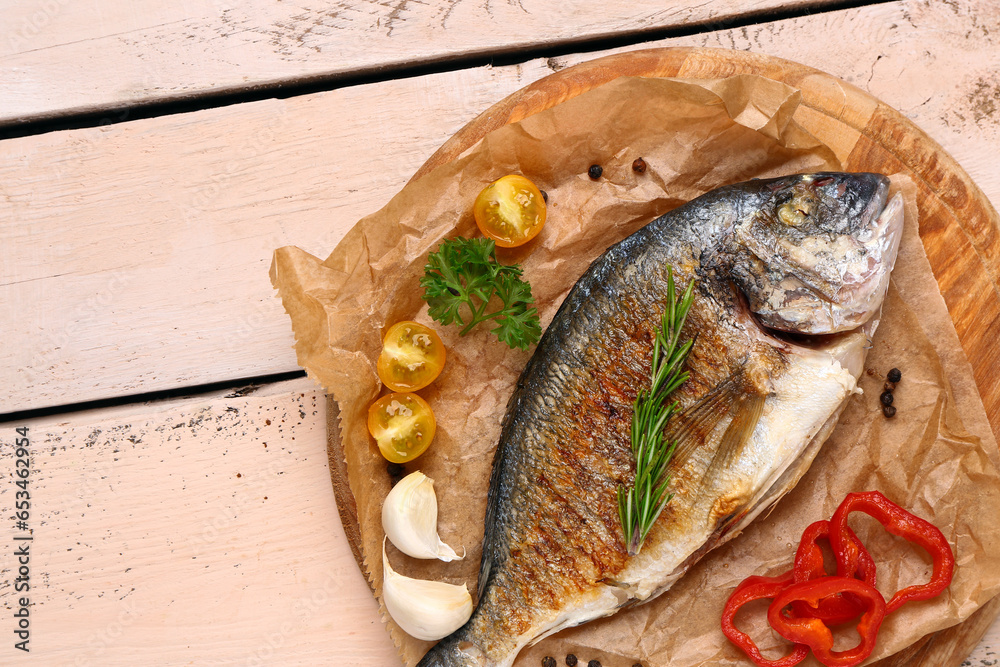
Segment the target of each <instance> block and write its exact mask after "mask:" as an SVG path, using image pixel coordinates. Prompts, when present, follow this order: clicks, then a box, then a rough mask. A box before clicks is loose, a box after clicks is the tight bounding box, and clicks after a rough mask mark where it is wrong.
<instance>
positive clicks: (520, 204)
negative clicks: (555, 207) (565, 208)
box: [472, 174, 545, 248]
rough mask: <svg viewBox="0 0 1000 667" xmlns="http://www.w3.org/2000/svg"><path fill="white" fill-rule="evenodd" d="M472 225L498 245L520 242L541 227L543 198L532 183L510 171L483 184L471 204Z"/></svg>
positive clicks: (517, 243) (517, 244)
mask: <svg viewBox="0 0 1000 667" xmlns="http://www.w3.org/2000/svg"><path fill="white" fill-rule="evenodd" d="M472 214H473V215H474V216H475V218H476V225H477V226H478V227H479V231H481V232H482V233H483V234H484V235H485V236H487V237H489V238H491V239H493V240H494V241H496V244H497V245H498V246H500V247H501V248H515V247H517V246H519V245H524V244H525V243H527V242H528V241H530V240H531V239H533V238H535V236H537V235H538V232H540V231H542V225H544V224H545V199H544V198H543V197H542V193H541V191H540V190H539V189H538V188H537V187H536V186H535V184H534V183H532V182H531V181H529V180H528V179H527V178H525V177H524V176H519V175H517V174H511V175H509V176H504V177H503V178H501V179H498V180H496V181H493V182H492V183H490V184H489V185H487V186H486V187H485V188H484V189H483V191H482V192H480V193H479V196H478V197H476V203H475V205H474V206H473V207H472Z"/></svg>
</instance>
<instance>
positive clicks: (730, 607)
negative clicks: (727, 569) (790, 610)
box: [722, 570, 809, 667]
mask: <svg viewBox="0 0 1000 667" xmlns="http://www.w3.org/2000/svg"><path fill="white" fill-rule="evenodd" d="M791 583H792V572H791V571H790V570H789V571H788V572H785V573H784V574H782V575H780V576H777V577H756V576H754V577H747V578H746V579H744V580H743V581H742V582H741V583H740V585H739V586H737V587H736V590H734V591H733V593H732V595H730V596H729V599H728V600H727V601H726V606H725V607H724V608H723V609H722V633H723V634H724V635H726V637H728V638H729V641H731V642H733V643H734V644H736V645H737V646H738V647H740V648H741V649H743V652H744V653H746V654H747V657H749V658H750V659H751V660H753V661H754V662H755V663H756V664H757V665H760V667H793V666H794V665H797V664H799V663H800V662H802V661H803V660H805V659H806V656H807V655H809V647H808V646H806V645H804V644H796V645H795V648H794V649H793V650H792V652H791V653H790V654H788V655H786V656H785V657H783V658H779V659H777V660H768V659H767V658H765V657H764V656H762V655H761V654H760V649H759V648H757V644H756V643H754V640H753V639H751V638H750V635H748V634H746V633H745V632H743V631H741V630H739V629H738V628H737V627H736V625H735V624H734V623H733V619H734V618H735V617H736V612H737V611H739V609H740V607H742V606H743V605H745V604H746V603H748V602H753V601H754V600H763V599H768V600H770V599H772V598H774V597H775V596H776V595H778V594H779V593H780V592H781V591H782V590H784V589H785V588H786V587H787V586H788V585H789V584H791Z"/></svg>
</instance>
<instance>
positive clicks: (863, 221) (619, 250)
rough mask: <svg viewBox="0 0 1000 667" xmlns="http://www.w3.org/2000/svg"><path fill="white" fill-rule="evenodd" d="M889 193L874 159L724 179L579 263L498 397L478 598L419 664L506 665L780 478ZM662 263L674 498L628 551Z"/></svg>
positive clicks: (879, 287) (744, 510)
mask: <svg viewBox="0 0 1000 667" xmlns="http://www.w3.org/2000/svg"><path fill="white" fill-rule="evenodd" d="M887 192H888V181H887V179H885V177H883V176H879V175H875V174H833V173H830V174H814V175H794V176H789V177H784V178H780V179H770V180H755V181H751V182H748V183H742V184H736V185H733V186H727V187H724V188H720V189H718V190H715V191H713V192H711V193H708V194H706V195H704V196H702V197H700V198H698V199H695V200H693V201H691V202H689V203H688V204H686V205H684V206H682V207H680V208H678V209H676V210H674V211H672V212H671V213H668V214H667V215H665V216H662V217H660V218H657V219H656V220H654V221H653V222H651V223H650V224H648V225H647V226H646V227H644V228H642V229H641V230H639V231H638V232H636V233H635V234H633V235H632V236H630V237H628V238H627V239H625V240H624V241H622V242H621V243H619V244H617V245H615V246H612V247H611V248H610V249H609V250H608V251H606V252H605V253H604V254H603V255H602V256H601V257H600V258H598V259H597V260H596V261H595V262H594V263H593V264H592V265H591V267H590V268H589V269H588V270H587V271H586V272H585V273H584V275H583V276H582V277H581V278H580V279H579V281H578V282H577V283H576V285H575V286H574V288H573V289H572V290H571V291H570V293H569V295H568V296H567V297H566V299H565V301H564V302H563V304H562V305H561V306H560V308H559V310H558V312H557V313H556V315H555V317H554V318H553V320H552V322H551V323H550V325H549V327H548V329H547V330H546V332H545V334H544V335H543V337H542V339H541V340H540V341H539V344H538V347H537V348H536V350H535V352H534V354H533V356H532V358H531V359H530V360H529V362H528V364H527V365H526V366H525V369H524V371H523V373H522V375H521V377H520V379H519V380H518V383H517V386H516V388H515V391H514V393H513V395H512V396H511V399H510V402H509V404H508V407H507V414H506V416H505V418H504V422H503V426H502V429H501V435H500V442H499V444H498V446H497V453H496V456H495V460H494V466H493V472H492V476H491V480H490V490H489V498H488V503H487V512H486V518H485V523H486V528H485V537H484V541H483V556H482V558H483V560H482V563H481V567H480V577H479V595H478V604H477V607H476V610H475V611H474V613H473V615H472V617H471V618H470V619H469V621H468V623H466V625H465V626H463V627H462V628H460V629H459V630H457V631H456V632H455V633H453V634H452V635H450V636H448V637H445V638H444V639H442V640H441V641H440V642H439V643H438V644H437V645H436V646H434V647H433V648H432V649H431V650H430V651H429V652H428V653H427V655H426V656H425V657H424V658H423V660H421V662H420V663H419V667H503V666H506V665H510V664H512V663H513V661H514V659H515V658H516V656H517V654H518V652H519V651H520V650H521V648H523V647H524V646H526V645H528V644H529V643H532V642H534V641H537V640H538V639H540V638H542V637H545V636H547V635H548V634H551V633H552V632H556V631H558V630H560V629H562V628H565V627H571V626H573V625H578V624H580V623H584V622H587V621H589V620H593V619H596V618H600V617H603V616H607V615H610V614H613V613H615V612H616V611H618V610H619V609H621V608H624V607H627V606H630V605H632V604H637V603H641V602H644V601H647V600H649V599H652V598H653V597H655V596H656V595H659V594H660V593H662V592H663V591H665V590H668V589H669V588H670V586H671V585H672V584H673V583H674V582H675V581H677V579H679V578H680V577H681V576H682V575H683V573H684V572H685V571H687V569H689V568H690V567H691V566H692V565H693V564H694V563H695V562H697V560H698V559H699V558H700V557H701V556H703V555H704V554H705V553H707V552H708V551H709V550H711V549H712V548H714V547H715V546H718V545H719V544H721V543H723V542H724V541H726V539H728V538H729V537H730V536H732V535H735V534H738V533H739V531H740V529H741V528H742V527H743V526H745V525H746V524H747V523H748V522H749V521H751V520H752V519H753V518H754V517H755V516H756V515H757V514H759V513H760V512H761V511H763V510H764V509H766V507H768V506H769V505H770V504H772V503H773V502H775V501H776V500H777V499H778V498H780V497H781V495H783V494H784V493H785V492H787V491H788V490H789V489H790V488H792V486H794V484H795V483H796V482H797V481H798V479H799V478H800V477H801V476H802V475H803V474H804V473H805V471H806V470H807V469H808V467H809V464H810V463H811V461H812V459H813V458H814V457H815V455H816V453H817V452H818V450H819V447H820V446H821V445H822V442H823V441H824V440H825V439H826V436H827V435H828V434H829V432H830V431H831V430H832V428H833V426H834V425H835V423H836V418H837V416H838V415H839V412H840V410H841V409H842V408H843V406H844V404H845V403H846V401H847V400H848V399H849V397H850V396H851V395H852V394H853V393H854V392H855V390H856V383H857V377H858V375H859V374H860V372H861V366H862V364H863V358H864V350H865V343H866V341H867V336H869V335H870V334H871V332H872V330H873V326H874V325H873V324H867V325H866V324H865V323H866V322H868V321H869V320H872V317H873V316H874V315H875V314H876V313H877V312H878V310H879V307H880V304H881V300H882V297H883V296H884V292H885V287H886V285H887V280H888V279H887V276H888V273H889V271H891V269H892V264H893V262H894V261H895V253H896V248H897V246H898V241H899V235H900V233H901V229H902V214H901V205H900V202H899V200H898V199H894V200H893V201H892V202H891V203H890V204H889V205H888V206H887V205H886V199H887ZM837 253H841V254H842V255H843V257H842V258H841V261H842V266H834V265H833V264H831V262H832V261H833V260H832V257H833V255H835V254H837ZM671 270H672V272H673V275H674V276H675V278H676V279H677V280H678V282H679V283H680V284H686V283H687V282H689V281H691V280H694V281H695V282H696V297H695V299H694V301H693V303H692V306H691V310H690V312H689V313H688V318H687V321H686V323H685V327H684V330H683V332H682V336H683V337H684V338H693V339H695V344H694V347H693V349H692V352H691V354H690V356H689V358H688V361H687V370H688V371H689V373H690V377H689V379H688V381H687V382H686V383H685V384H684V385H683V386H681V387H680V388H679V389H678V390H677V391H676V392H675V393H674V395H673V396H672V397H671V400H676V401H677V402H678V404H679V406H680V409H681V411H680V413H679V414H678V415H677V416H676V417H675V418H674V419H673V420H672V421H671V423H670V424H668V426H667V435H668V437H670V438H672V439H676V440H677V449H676V453H675V456H674V458H673V460H672V461H671V463H670V466H669V473H670V475H671V482H670V488H669V491H670V493H672V494H673V498H672V499H671V500H670V502H669V503H668V504H667V505H666V508H665V509H664V511H663V512H662V513H661V514H660V516H659V517H658V519H657V521H656V523H655V524H654V526H653V528H652V530H651V531H650V533H649V535H648V536H647V539H646V542H645V543H644V545H643V547H642V550H641V551H640V552H639V553H638V554H637V555H635V556H631V557H630V556H629V555H628V551H627V549H626V545H625V543H624V534H623V530H622V526H621V522H620V518H619V514H618V500H617V490H618V488H619V486H620V485H622V484H631V482H632V477H633V475H634V461H633V459H632V457H633V455H632V451H631V420H632V412H633V402H634V400H635V397H636V395H637V394H638V392H639V391H640V389H642V388H644V387H646V386H647V385H648V383H649V376H650V372H651V368H650V366H651V361H650V358H651V354H652V347H653V341H654V339H655V334H656V329H657V327H658V326H659V325H660V321H661V316H662V313H663V312H664V308H665V307H666V304H667V301H668V300H671V299H673V298H674V296H675V295H673V294H670V293H669V291H668V275H669V273H670V271H671ZM838 276H839V279H840V280H842V281H843V284H838V283H836V282H835V280H836V279H838ZM751 308H754V309H759V312H752V311H751ZM760 320H766V321H767V324H768V326H769V327H772V328H770V329H766V328H764V327H763V326H762V325H761V323H760ZM862 326H865V327H866V328H859V327H862ZM777 330H782V331H784V332H789V333H791V334H793V336H791V337H790V336H789V335H788V334H786V333H779V332H778V331H777ZM797 333H807V334H809V336H806V337H802V336H799V337H795V336H794V334H797Z"/></svg>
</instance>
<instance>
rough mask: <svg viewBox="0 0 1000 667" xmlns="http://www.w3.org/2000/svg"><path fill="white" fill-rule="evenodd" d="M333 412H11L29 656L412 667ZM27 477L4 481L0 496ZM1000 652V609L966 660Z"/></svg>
mask: <svg viewBox="0 0 1000 667" xmlns="http://www.w3.org/2000/svg"><path fill="white" fill-rule="evenodd" d="M240 394H242V395H240ZM324 407H325V400H324V398H323V396H322V395H321V394H320V393H319V392H317V391H316V389H315V388H314V387H313V386H312V384H311V383H310V382H309V381H307V380H299V381H294V382H287V383H280V384H276V385H268V386H264V387H261V388H259V389H258V390H256V391H253V392H250V393H243V392H241V391H236V392H230V393H229V394H225V393H219V394H215V395H206V396H200V397H196V398H188V399H177V400H173V401H166V402H160V403H152V404H138V405H133V406H127V407H119V408H115V409H106V410H98V411H91V412H85V413H75V414H71V415H62V416H59V417H48V418H44V419H35V420H30V421H25V422H19V423H5V424H0V445H2V446H0V466H3V469H4V470H13V465H14V464H13V458H14V457H13V452H14V449H13V447H11V446H9V445H12V444H13V439H14V436H15V432H14V429H15V428H16V427H18V426H27V427H28V428H29V431H28V433H29V436H30V439H31V445H30V449H31V452H32V457H31V461H32V462H31V473H30V476H29V477H28V483H27V486H28V489H29V491H30V493H31V494H32V497H31V500H32V502H33V506H32V507H31V515H30V517H29V518H28V522H29V526H30V527H32V528H34V529H35V530H34V533H33V535H34V540H33V541H32V543H31V547H30V549H31V554H32V558H31V561H30V563H29V566H30V573H29V576H30V578H31V579H30V581H32V582H38V583H37V584H32V588H31V590H29V591H26V594H27V595H28V597H29V598H30V601H31V602H32V604H33V606H32V607H30V614H31V615H30V618H31V626H30V632H31V634H30V644H29V647H30V648H31V654H30V658H31V659H32V660H34V661H35V662H39V663H41V664H73V665H80V666H81V667H86V666H90V665H99V664H100V665H111V666H116V665H122V666H125V665H134V664H135V663H136V656H137V655H142V656H143V657H142V661H143V663H144V664H160V665H168V664H170V665H176V664H187V663H189V662H190V663H193V664H205V665H210V664H219V665H222V664H225V665H266V664H274V665H277V664H281V665H293V666H294V665H343V666H345V667H370V666H371V665H393V664H398V659H397V657H396V654H395V649H394V648H393V646H392V643H391V641H390V640H389V636H388V634H387V633H386V632H385V630H384V628H383V627H382V623H381V621H380V620H379V618H378V611H377V607H376V605H375V601H374V599H373V598H372V597H371V594H370V592H369V591H368V587H367V585H366V584H365V581H364V579H363V578H362V576H361V573H360V572H359V571H358V569H357V566H356V565H355V563H354V558H353V556H352V554H351V551H350V547H349V545H348V541H347V538H346V537H345V535H344V533H343V530H342V529H341V527H340V521H339V518H338V516H337V508H336V505H335V502H334V497H333V493H332V490H331V488H330V483H329V469H328V467H327V465H326V412H325V410H324ZM265 445H266V446H265ZM18 490H20V489H19V488H17V487H15V486H14V478H12V477H5V479H4V480H3V483H2V484H0V504H2V505H3V506H4V507H13V494H14V493H15V492H16V491H18ZM13 534H16V531H9V532H8V535H13ZM11 543H12V541H9V542H8V544H11ZM0 562H2V563H3V567H4V568H5V569H10V568H12V566H13V560H12V558H11V556H10V555H9V554H8V555H7V556H5V558H4V560H2V561H0ZM7 585H8V587H9V586H10V585H12V584H10V583H8V584H7ZM7 591H8V593H6V594H5V595H6V599H7V600H11V599H13V595H12V594H10V592H9V591H10V589H9V588H8V589H7ZM12 609H13V607H12ZM979 630H982V628H981V627H980V628H979ZM997 650H1000V621H998V622H994V623H993V624H992V626H991V627H990V628H989V629H988V630H987V631H986V635H985V637H984V639H983V640H982V641H981V642H980V644H979V646H978V648H977V649H976V651H975V652H974V653H973V654H972V656H970V657H969V661H968V662H967V663H964V664H966V665H969V667H986V666H987V665H991V664H995V660H996V651H997ZM21 658H25V659H24V660H23V661H24V662H27V658H26V657H25V656H20V654H19V653H16V652H15V649H13V647H12V646H11V645H6V646H4V647H3V648H2V649H0V662H3V663H4V664H20V663H21V662H22V660H21ZM939 664H942V665H944V664H954V665H958V664H959V663H958V661H957V660H956V661H954V662H941V663H939Z"/></svg>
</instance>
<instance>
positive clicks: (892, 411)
mask: <svg viewBox="0 0 1000 667" xmlns="http://www.w3.org/2000/svg"><path fill="white" fill-rule="evenodd" d="M882 414H884V415H885V416H886V417H895V416H896V408H895V407H893V406H891V405H886V406H883V407H882Z"/></svg>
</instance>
